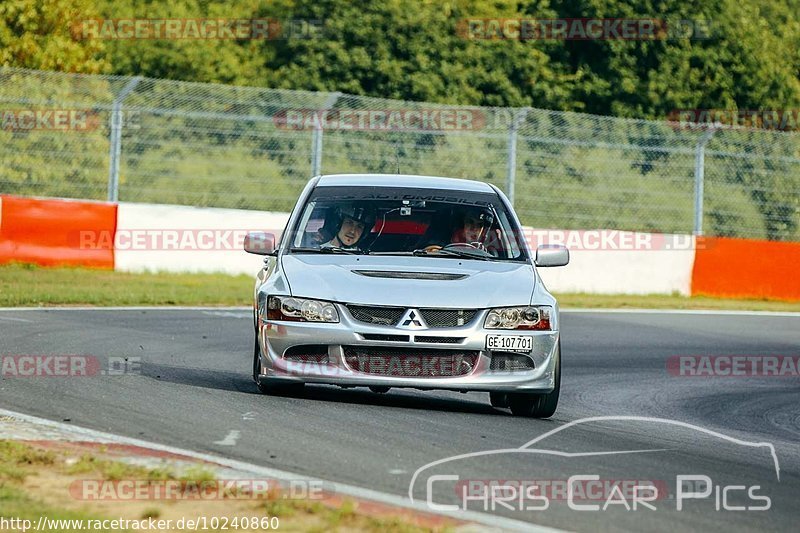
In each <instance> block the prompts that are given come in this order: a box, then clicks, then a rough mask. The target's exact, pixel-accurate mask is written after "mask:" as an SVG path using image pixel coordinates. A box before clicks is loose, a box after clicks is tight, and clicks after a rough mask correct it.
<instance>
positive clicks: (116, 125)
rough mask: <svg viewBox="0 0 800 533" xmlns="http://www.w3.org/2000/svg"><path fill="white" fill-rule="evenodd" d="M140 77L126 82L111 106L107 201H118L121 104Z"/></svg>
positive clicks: (137, 83) (140, 79)
mask: <svg viewBox="0 0 800 533" xmlns="http://www.w3.org/2000/svg"><path fill="white" fill-rule="evenodd" d="M140 81H142V77H141V76H136V77H135V78H133V79H132V80H130V81H129V82H128V84H127V85H125V87H123V89H122V90H121V91H120V93H119V94H118V95H117V96H116V98H114V102H113V104H112V106H111V137H110V139H109V140H110V143H109V145H110V146H109V165H108V201H109V202H116V201H117V200H118V199H119V158H120V153H121V150H122V102H123V100H125V98H126V97H127V96H128V95H129V94H130V93H132V92H133V90H134V89H135V88H136V86H137V85H139V82H140Z"/></svg>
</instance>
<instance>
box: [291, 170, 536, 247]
mask: <svg viewBox="0 0 800 533" xmlns="http://www.w3.org/2000/svg"><path fill="white" fill-rule="evenodd" d="M512 220H513V219H512V218H511V217H510V216H509V213H508V212H507V211H506V209H505V207H504V205H503V202H502V201H501V200H500V197H499V196H498V195H497V194H496V193H493V192H491V193H483V192H469V191H453V190H438V189H416V188H407V187H391V188H390V187H380V188H377V187H326V186H322V187H317V188H316V189H314V191H313V192H312V194H311V196H310V197H309V200H308V201H307V202H306V205H305V206H304V208H303V211H302V214H301V216H300V217H299V219H298V222H297V224H296V225H295V227H294V228H293V230H292V232H291V234H290V235H289V238H290V245H289V246H290V251H291V252H295V253H357V254H375V255H431V256H437V257H456V258H468V259H472V258H474V259H481V260H527V256H526V254H525V251H524V247H523V246H522V245H521V233H520V231H519V230H518V229H517V228H516V227H515V224H514V223H513V222H512Z"/></svg>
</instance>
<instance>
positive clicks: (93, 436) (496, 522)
mask: <svg viewBox="0 0 800 533" xmlns="http://www.w3.org/2000/svg"><path fill="white" fill-rule="evenodd" d="M0 416H9V417H12V418H17V419H19V420H24V421H26V422H29V423H31V424H36V425H40V426H45V427H50V428H55V429H60V430H62V431H68V432H71V433H73V434H76V435H79V436H81V437H84V438H87V439H90V440H98V439H100V440H105V441H108V442H115V443H118V444H128V445H131V446H139V447H141V448H148V449H151V450H157V451H161V452H167V453H172V454H177V455H184V456H186V457H192V458H194V459H198V460H201V461H207V462H209V463H214V464H217V465H220V466H225V467H228V468H232V469H234V470H241V471H244V472H250V473H252V474H256V475H259V476H264V477H268V478H274V479H280V480H301V481H322V483H323V484H329V485H331V486H334V487H336V489H335V490H336V492H337V493H339V494H344V495H347V496H351V497H354V498H361V499H365V500H372V501H375V502H380V503H384V504H387V505H392V506H395V507H402V508H405V509H413V510H415V511H419V512H423V513H427V514H438V515H442V516H447V517H450V518H453V519H456V520H466V521H469V522H476V523H478V524H481V525H484V526H488V527H491V528H500V529H502V530H507V531H535V532H543V533H554V532H562V531H564V530H560V529H554V528H549V527H546V526H540V525H537V524H532V523H530V522H523V521H522V520H515V519H513V518H505V517H502V516H494V515H490V514H486V513H480V512H477V511H458V512H450V511H432V510H431V509H429V508H428V507H427V506H426V505H424V504H423V503H421V502H411V501H409V500H408V499H407V498H403V497H401V496H397V495H394V494H390V493H388V492H381V491H377V490H373V489H367V488H362V487H356V486H354V485H346V484H343V483H335V482H332V481H327V480H319V479H317V478H312V477H309V476H303V475H299V474H292V473H291V472H286V471H283V470H277V469H274V468H268V467H264V466H258V465H254V464H250V463H245V462H243V461H237V460H235V459H227V458H224V457H219V456H216V455H210V454H206V453H201V452H195V451H192V450H186V449H183V448H177V447H174V446H167V445H164V444H157V443H154V442H148V441H144V440H139V439H134V438H130V437H123V436H121V435H114V434H112V433H105V432H103V431H95V430H93V429H87V428H82V427H80V426H73V425H71V424H64V423H63V422H56V421H53V420H47V419H45V418H39V417H37V416H32V415H26V414H23V413H18V412H16V411H8V410H6V409H0Z"/></svg>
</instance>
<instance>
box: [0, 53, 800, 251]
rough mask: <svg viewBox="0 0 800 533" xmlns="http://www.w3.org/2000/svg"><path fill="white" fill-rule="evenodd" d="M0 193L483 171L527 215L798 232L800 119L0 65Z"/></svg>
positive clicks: (207, 193) (216, 191) (298, 184)
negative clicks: (698, 120)
mask: <svg viewBox="0 0 800 533" xmlns="http://www.w3.org/2000/svg"><path fill="white" fill-rule="evenodd" d="M0 112H2V118H3V122H2V127H0V162H1V163H2V166H0V192H4V193H10V194H21V195H39V196H59V197H73V198H90V199H112V200H117V199H118V200H120V201H128V202H153V203H172V204H187V205H197V206H215V207H233V208H244V209H260V210H272V211H288V210H290V209H291V207H292V206H293V204H294V201H295V199H296V198H297V195H298V194H299V192H300V190H301V189H302V187H303V185H304V184H305V183H306V181H307V180H308V178H309V177H310V176H312V175H314V174H319V173H325V174H333V173H361V172H382V173H392V174H393V173H403V174H426V175H439V176H450V177H460V178H468V179H475V180H482V181H486V182H489V183H493V184H495V185H497V186H498V187H500V188H501V189H503V190H504V191H506V193H507V194H508V195H509V196H510V197H511V198H512V199H513V201H514V204H515V208H516V210H517V212H518V214H519V215H520V218H521V219H522V221H523V223H525V224H527V225H531V226H534V227H538V228H560V229H595V228H608V229H629V230H646V231H654V232H680V233H692V232H695V233H704V234H709V235H725V236H742V237H753V238H768V239H773V240H794V241H800V135H798V134H794V133H783V132H774V131H754V130H747V129H730V128H726V129H716V130H712V129H688V128H685V127H680V126H679V125H676V124H674V123H669V122H667V121H645V120H629V119H618V118H611V117H602V116H593V115H585V114H578V113H565V112H555V111H545V110H540V109H512V108H480V107H463V106H462V107H458V106H444V105H439V104H429V103H420V102H403V101H397V100H386V99H377V98H368V97H360V96H351V95H345V94H339V93H315V92H303V91H285V90H276V89H260V88H250V87H233V86H224V85H212V84H200V83H187V82H175V81H166V80H154V79H147V78H138V77H125V76H89V75H76V74H62V73H53V72H39V71H30V70H21V69H0Z"/></svg>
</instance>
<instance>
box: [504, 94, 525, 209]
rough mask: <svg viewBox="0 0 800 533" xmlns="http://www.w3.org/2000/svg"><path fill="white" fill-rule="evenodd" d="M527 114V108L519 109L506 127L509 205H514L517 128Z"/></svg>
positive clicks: (507, 193)
mask: <svg viewBox="0 0 800 533" xmlns="http://www.w3.org/2000/svg"><path fill="white" fill-rule="evenodd" d="M527 115H528V109H527V108H526V109H522V110H520V111H519V112H518V113H517V114H516V115H515V116H514V118H513V119H511V124H510V125H509V127H508V160H507V161H506V195H507V196H508V201H509V202H511V206H512V207H513V206H514V186H515V185H516V180H517V130H518V129H519V125H520V124H521V123H522V121H523V120H525V117H526V116H527Z"/></svg>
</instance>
